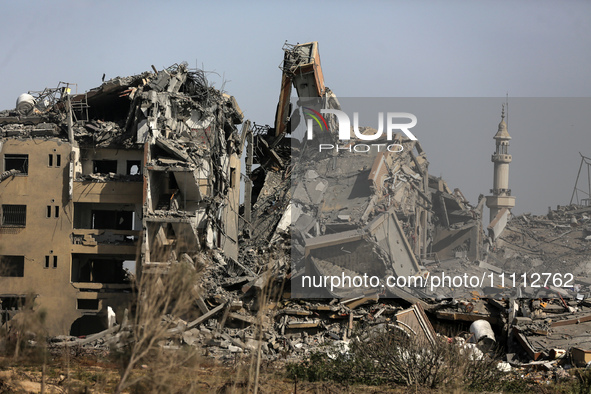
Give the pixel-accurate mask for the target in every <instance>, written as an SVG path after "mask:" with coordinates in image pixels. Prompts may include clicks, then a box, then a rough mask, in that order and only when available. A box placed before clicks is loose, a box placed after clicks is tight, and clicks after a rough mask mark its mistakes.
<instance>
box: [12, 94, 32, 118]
mask: <svg viewBox="0 0 591 394" xmlns="http://www.w3.org/2000/svg"><path fill="white" fill-rule="evenodd" d="M33 107H35V98H34V97H33V96H31V95H30V94H28V93H23V94H21V95H20V96H18V98H17V99H16V110H17V112H18V113H20V114H21V115H27V114H28V113H29V112H31V111H32V110H33Z"/></svg>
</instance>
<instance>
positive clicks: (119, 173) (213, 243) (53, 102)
mask: <svg viewBox="0 0 591 394" xmlns="http://www.w3.org/2000/svg"><path fill="white" fill-rule="evenodd" d="M71 87H72V85H70V84H63V83H60V85H59V86H58V88H55V89H45V90H44V91H42V92H33V93H31V94H23V95H21V96H20V97H19V98H18V100H17V105H16V109H15V110H13V111H4V112H2V113H0V138H1V139H0V152H1V154H2V162H1V165H2V168H1V173H2V182H1V183H0V201H1V223H0V232H1V234H2V235H1V237H0V255H1V259H2V266H1V267H2V271H3V272H1V273H0V300H1V301H2V304H1V305H2V311H3V313H2V320H3V321H6V320H8V319H10V317H11V315H13V314H14V313H16V312H17V311H18V306H19V305H22V304H23V303H24V299H25V297H26V295H27V293H28V292H29V291H33V292H34V293H35V296H36V299H35V302H36V304H37V305H38V307H39V308H41V309H44V310H45V311H46V316H47V320H46V322H47V328H48V331H49V333H50V334H53V335H55V334H63V333H70V334H71V335H82V334H87V333H89V332H96V331H100V329H101V327H106V313H107V309H108V308H109V307H110V308H112V309H113V310H114V311H115V312H116V313H118V312H122V311H123V308H126V307H128V305H129V302H130V301H131V295H132V294H131V290H132V289H131V282H130V278H129V276H130V272H129V271H130V270H131V271H133V270H134V267H135V265H136V261H137V267H135V268H137V271H138V273H141V272H144V273H145V272H150V271H154V270H158V269H160V268H162V267H166V265H168V264H170V262H171V261H178V260H180V259H181V258H183V259H186V260H189V261H190V260H191V255H192V254H194V253H195V252H196V251H199V250H201V249H207V248H209V249H213V248H216V249H219V250H221V251H222V252H223V253H224V255H225V256H227V258H229V259H234V260H237V259H238V233H237V231H238V220H237V212H238V209H239V182H240V178H239V177H240V175H239V174H240V149H241V146H240V143H241V141H240V138H239V135H238V130H237V127H236V125H238V124H240V123H241V122H242V118H243V116H242V113H241V111H240V108H239V107H238V105H237V103H236V101H235V99H234V98H233V97H231V96H228V95H226V94H224V93H222V92H220V91H218V90H216V89H214V88H213V87H210V86H208V85H207V81H206V79H205V76H204V73H203V72H202V71H200V70H189V69H188V67H187V65H186V64H175V65H173V66H171V67H169V68H167V69H164V70H160V71H157V70H156V69H154V72H145V73H142V74H139V75H135V76H131V77H126V78H119V77H118V78H114V79H111V80H109V81H106V82H104V83H103V84H102V85H101V86H99V87H98V88H96V89H92V90H90V91H88V92H87V93H84V94H71V91H70V90H71Z"/></svg>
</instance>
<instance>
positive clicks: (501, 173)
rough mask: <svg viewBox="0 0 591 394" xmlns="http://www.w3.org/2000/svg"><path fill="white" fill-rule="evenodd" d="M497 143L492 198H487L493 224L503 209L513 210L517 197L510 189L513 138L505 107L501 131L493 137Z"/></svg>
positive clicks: (493, 158)
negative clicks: (508, 130)
mask: <svg viewBox="0 0 591 394" xmlns="http://www.w3.org/2000/svg"><path fill="white" fill-rule="evenodd" d="M493 138H494V139H495V142H496V151H495V153H494V154H493V155H492V162H493V163H494V164H495V170H494V171H495V172H494V181H493V188H492V189H491V191H490V192H491V193H492V196H487V197H486V206H487V207H489V208H490V221H491V222H492V221H493V220H494V219H495V217H496V216H497V215H498V213H499V212H501V210H503V208H507V209H509V210H511V208H513V207H514V206H515V197H514V196H512V195H511V189H509V163H511V155H510V154H509V153H508V148H509V140H510V139H511V136H510V135H509V133H508V132H507V123H505V106H504V105H503V112H502V115H501V123H499V131H497V134H495V136H494V137H493Z"/></svg>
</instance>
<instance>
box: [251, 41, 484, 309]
mask: <svg viewBox="0 0 591 394" xmlns="http://www.w3.org/2000/svg"><path fill="white" fill-rule="evenodd" d="M284 52H285V55H284V61H283V64H282V67H281V68H282V71H283V74H282V75H283V78H282V85H281V93H280V97H279V105H278V110H277V114H276V120H275V127H273V128H266V129H262V128H261V129H259V130H257V133H256V135H255V136H254V141H253V145H254V149H253V153H254V162H255V164H260V165H261V167H259V168H258V169H257V170H256V171H255V172H254V173H253V176H252V177H251V178H253V179H254V193H253V196H252V200H253V201H254V203H253V206H252V209H253V219H252V221H253V223H254V224H251V223H246V224H245V228H246V229H247V230H248V231H249V232H253V233H252V234H251V238H253V239H256V240H258V242H260V241H261V239H264V240H266V241H267V242H271V243H272V242H274V241H276V240H277V239H278V233H282V232H283V233H288V232H289V233H290V236H291V246H292V258H293V259H294V262H295V263H294V266H293V267H292V269H293V270H294V272H292V273H291V275H292V278H294V277H298V276H299V275H302V274H303V273H306V274H311V275H313V276H320V277H323V276H330V275H331V274H332V273H336V272H339V273H342V272H343V270H345V271H344V272H347V273H349V274H350V275H353V276H354V275H356V273H367V274H369V275H371V274H375V275H378V276H380V277H383V276H385V275H394V274H396V275H405V276H408V275H420V274H421V263H420V261H421V260H426V261H428V260H439V259H448V258H454V257H463V258H468V259H472V260H477V259H479V258H480V256H481V253H482V248H481V245H482V244H483V232H482V223H481V217H482V208H483V205H484V200H482V201H481V203H480V204H479V205H478V207H471V206H470V205H469V204H468V202H467V201H466V199H465V198H464V196H463V195H462V193H461V191H460V190H459V189H455V190H454V191H451V190H450V189H449V188H448V186H447V184H446V183H445V181H443V180H442V179H440V178H438V177H435V176H433V175H430V174H429V171H428V165H429V162H428V161H427V158H426V154H425V152H424V150H423V148H422V146H421V144H420V143H419V142H418V141H416V140H410V139H409V138H408V137H407V136H405V135H403V134H396V135H395V137H394V139H393V140H391V141H386V136H385V135H384V136H383V138H381V139H378V140H376V141H373V142H374V143H375V144H379V143H382V144H383V143H394V144H397V145H398V146H400V147H401V149H400V151H397V152H390V151H384V152H379V153H377V152H374V153H372V152H369V153H368V152H356V151H354V150H353V151H351V148H349V150H347V149H344V150H343V149H342V150H341V151H340V152H338V151H337V152H335V151H331V152H330V153H325V152H319V151H318V147H319V145H320V144H322V143H333V144H336V143H337V139H338V138H337V135H336V132H335V130H337V129H338V123H337V121H336V119H334V117H332V116H327V119H326V122H328V125H329V126H328V130H331V131H332V134H331V133H326V132H324V133H322V132H321V130H318V133H314V139H313V140H311V141H306V140H305V139H304V140H302V139H298V138H297V137H295V135H296V131H295V130H296V129H297V128H298V126H299V123H303V122H301V120H302V119H304V117H305V115H304V113H303V112H302V111H303V110H307V109H309V107H315V108H317V109H318V111H321V110H323V109H340V104H339V100H338V99H337V97H336V96H335V94H334V93H333V92H332V91H331V90H330V89H329V88H327V87H326V86H325V85H324V79H323V74H322V68H321V65H320V58H319V55H318V43H316V42H312V43H306V44H299V45H295V46H292V45H286V46H285V47H284ZM292 86H293V87H294V88H295V90H296V92H297V96H298V97H297V98H295V99H292V100H291V101H290V95H291V92H292ZM318 111H316V112H315V113H316V114H317V115H319V113H318ZM361 133H362V134H365V135H374V134H376V130H375V129H372V128H369V127H366V128H362V131H361ZM361 137H363V135H362V136H361ZM355 142H363V141H362V139H361V138H356V137H355V135H354V133H353V131H351V142H350V144H349V146H352V145H354V144H355ZM288 148H291V149H288ZM247 160H248V159H247ZM247 175H249V174H247ZM249 202H250V198H249V196H248V195H247V196H246V198H245V204H248V203H249ZM296 282H297V281H293V280H292V286H293V285H294V283H296ZM321 287H324V286H321ZM367 290H368V289H365V288H362V289H359V288H357V289H353V288H348V289H339V290H338V291H336V292H332V293H330V294H329V293H326V292H325V293H322V292H320V293H314V292H310V289H306V290H304V289H297V290H296V289H293V288H292V291H293V295H294V296H312V295H314V296H316V297H322V296H323V297H352V296H355V295H361V294H363V293H364V291H367ZM374 292H375V289H374ZM365 295H367V294H365ZM389 296H392V297H398V296H400V294H399V293H397V294H389Z"/></svg>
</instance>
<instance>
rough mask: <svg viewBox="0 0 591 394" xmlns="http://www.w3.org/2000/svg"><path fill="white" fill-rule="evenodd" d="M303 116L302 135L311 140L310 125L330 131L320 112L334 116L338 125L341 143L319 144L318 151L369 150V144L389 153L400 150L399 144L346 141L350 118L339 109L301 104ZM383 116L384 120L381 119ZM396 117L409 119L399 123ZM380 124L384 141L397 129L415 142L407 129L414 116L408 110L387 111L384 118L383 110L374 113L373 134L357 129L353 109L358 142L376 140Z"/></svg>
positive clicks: (390, 137) (378, 135)
mask: <svg viewBox="0 0 591 394" xmlns="http://www.w3.org/2000/svg"><path fill="white" fill-rule="evenodd" d="M303 110H304V115H305V116H306V138H307V139H308V140H309V141H310V140H313V139H314V124H316V125H318V127H319V128H320V132H330V131H331V130H329V127H328V124H327V122H326V119H325V118H324V116H323V114H329V115H334V116H335V117H336V119H337V121H338V124H339V126H338V127H339V130H338V139H339V141H340V142H341V144H345V145H344V146H338V145H335V144H319V147H318V149H319V151H320V152H322V151H325V150H336V151H340V150H347V151H349V152H369V151H370V150H371V148H372V147H376V148H377V150H378V152H380V151H382V150H383V149H382V148H385V149H384V150H388V151H389V152H402V150H403V149H404V148H403V146H402V145H400V144H371V145H368V144H350V143H349V141H350V140H351V121H350V119H349V116H348V115H347V114H346V113H345V112H344V111H341V110H337V109H320V112H318V111H316V110H314V109H312V108H309V107H304V108H303ZM384 118H385V119H386V121H385V122H384ZM400 119H406V120H410V122H406V123H400V122H399V120H400ZM384 123H386V127H385V134H386V140H387V141H388V142H391V141H393V140H394V136H395V130H396V131H398V130H400V131H401V132H402V133H403V134H404V135H405V136H406V137H407V138H408V139H410V140H412V141H416V140H417V137H415V135H414V134H413V133H412V132H411V131H410V130H409V129H411V128H413V127H414V126H416V124H417V117H416V116H415V115H413V114H411V113H408V112H387V113H386V116H385V117H384V112H378V129H377V130H376V132H375V133H373V134H368V133H367V132H362V131H361V130H360V129H359V112H353V133H354V134H355V138H356V139H359V140H361V141H378V140H381V139H382V138H383V135H384Z"/></svg>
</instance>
